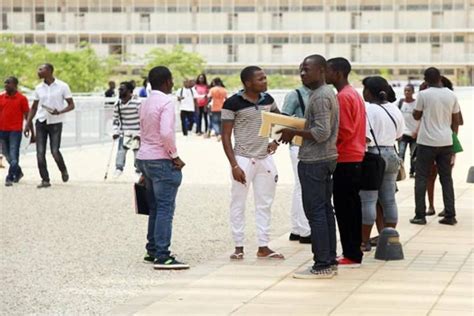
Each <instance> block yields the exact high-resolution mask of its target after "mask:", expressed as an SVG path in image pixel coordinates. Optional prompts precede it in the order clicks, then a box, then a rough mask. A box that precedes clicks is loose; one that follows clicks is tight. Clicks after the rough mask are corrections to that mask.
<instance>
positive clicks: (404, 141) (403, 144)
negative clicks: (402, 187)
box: [398, 135, 416, 174]
mask: <svg viewBox="0 0 474 316" xmlns="http://www.w3.org/2000/svg"><path fill="white" fill-rule="evenodd" d="M408 145H410V174H414V173H415V160H416V155H415V150H416V139H415V138H413V137H411V136H408V135H403V136H402V138H401V139H400V141H399V142H398V155H399V156H400V158H401V159H402V160H405V152H406V150H407V147H408Z"/></svg>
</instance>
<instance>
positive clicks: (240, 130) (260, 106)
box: [221, 91, 279, 159]
mask: <svg viewBox="0 0 474 316" xmlns="http://www.w3.org/2000/svg"><path fill="white" fill-rule="evenodd" d="M263 111H265V112H277V113H279V110H278V107H277V105H276V103H275V100H273V98H272V96H271V95H269V94H267V93H262V94H261V96H260V100H258V102H257V104H254V103H252V102H250V101H248V100H246V99H244V97H243V95H242V91H240V92H238V93H236V94H234V95H233V96H231V97H230V98H228V99H227V100H226V101H225V102H224V106H223V108H222V112H221V118H222V122H225V121H233V122H234V140H235V144H234V153H235V154H236V155H238V156H242V157H246V158H257V159H263V158H265V157H267V156H268V153H267V148H268V142H269V140H268V137H261V136H259V132H260V126H261V125H262V112H263Z"/></svg>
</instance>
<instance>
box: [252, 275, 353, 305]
mask: <svg viewBox="0 0 474 316" xmlns="http://www.w3.org/2000/svg"><path fill="white" fill-rule="evenodd" d="M306 281H309V280H306ZM347 296H348V293H343V292H327V291H324V290H319V291H316V290H300V291H295V290H274V289H269V290H267V291H265V292H262V293H261V294H260V295H258V296H257V297H256V298H254V299H253V300H252V301H251V302H250V303H251V304H274V305H290V306H293V305H299V304H311V305H321V306H333V307H336V306H337V305H338V304H339V303H341V302H342V301H343V300H344V299H345V298H347Z"/></svg>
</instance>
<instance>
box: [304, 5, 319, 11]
mask: <svg viewBox="0 0 474 316" xmlns="http://www.w3.org/2000/svg"><path fill="white" fill-rule="evenodd" d="M302 11H303V12H308V11H323V6H322V5H304V6H303V7H302Z"/></svg>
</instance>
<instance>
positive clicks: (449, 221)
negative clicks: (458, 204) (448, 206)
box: [439, 217, 458, 225]
mask: <svg viewBox="0 0 474 316" xmlns="http://www.w3.org/2000/svg"><path fill="white" fill-rule="evenodd" d="M439 223H440V224H444V225H456V224H457V223H458V221H457V220H456V218H455V217H445V218H443V219H440V220H439Z"/></svg>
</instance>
